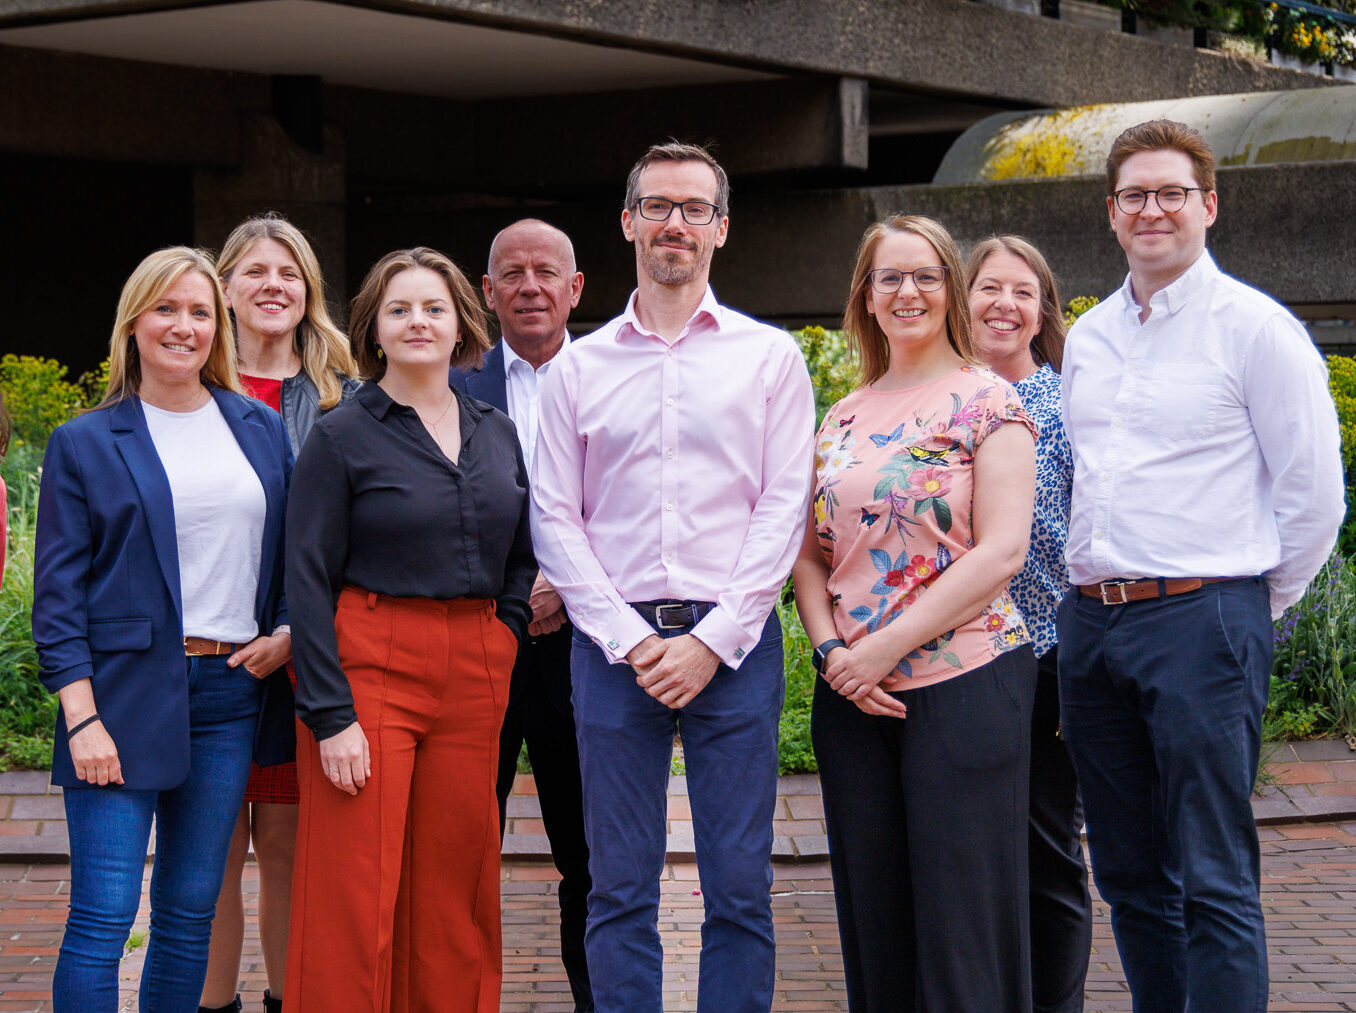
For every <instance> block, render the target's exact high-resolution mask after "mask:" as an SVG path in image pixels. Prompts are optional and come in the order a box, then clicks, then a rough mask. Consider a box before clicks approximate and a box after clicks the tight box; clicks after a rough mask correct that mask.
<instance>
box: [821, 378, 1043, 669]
mask: <svg viewBox="0 0 1356 1013" xmlns="http://www.w3.org/2000/svg"><path fill="white" fill-rule="evenodd" d="M1005 422H1018V423H1021V424H1022V425H1025V426H1026V427H1027V428H1028V429H1030V430H1031V432H1032V433H1033V435H1035V434H1036V429H1035V426H1033V425H1032V423H1031V421H1030V419H1028V417H1027V415H1026V413H1025V411H1024V410H1023V409H1022V404H1021V402H1020V401H1019V400H1018V397H1017V394H1016V392H1015V391H1014V390H1013V389H1012V387H1011V386H1009V385H1008V384H1007V383H1006V382H1004V381H1003V380H1001V379H999V378H998V377H997V376H995V375H994V374H993V373H991V372H989V371H988V370H986V369H984V368H982V367H978V366H969V365H966V366H962V367H960V368H959V369H957V370H956V371H955V372H953V373H948V374H946V375H945V376H942V377H939V378H938V379H936V380H933V381H931V382H929V383H926V384H923V385H922V386H919V387H913V388H910V389H908V390H894V391H874V390H871V389H870V388H869V387H863V388H860V389H859V390H856V391H853V392H852V393H851V394H849V395H848V396H847V397H845V398H843V400H841V401H839V402H838V403H837V404H836V405H834V406H833V407H832V408H830V409H829V412H828V414H827V415H826V416H825V418H824V423H823V425H822V426H820V429H819V436H818V441H817V444H816V449H815V491H814V502H813V509H814V520H815V529H816V531H817V532H818V535H819V544H820V547H821V549H823V551H824V557H825V559H826V560H827V561H828V564H829V582H828V592H829V597H830V599H831V601H832V604H833V610H834V611H833V615H834V625H835V626H836V628H837V630H838V635H839V636H840V637H841V638H842V639H843V640H844V641H845V642H846V643H847V644H849V645H851V644H853V643H855V642H856V641H857V640H859V639H860V638H861V637H864V636H866V635H867V634H868V633H874V632H875V631H876V630H878V629H881V628H882V627H885V626H888V625H889V624H890V623H892V622H893V621H894V620H895V619H897V618H899V616H900V615H902V614H903V612H904V610H905V609H907V608H908V607H909V606H910V605H912V604H913V603H914V602H915V601H916V600H917V599H918V598H919V597H920V596H921V595H923V594H925V593H926V592H927V589H928V588H929V587H930V586H931V585H932V583H933V582H934V581H935V580H936V579H937V578H938V576H940V575H941V574H942V573H943V572H944V571H945V570H946V568H947V567H948V566H950V565H951V564H952V563H953V562H954V561H955V560H956V559H958V558H960V557H961V556H963V555H964V554H965V553H966V552H968V551H969V550H970V548H971V547H972V546H973V544H974V539H973V535H972V532H971V524H972V516H973V506H974V504H973V495H974V457H975V451H976V450H977V449H978V447H979V445H980V444H981V443H983V442H984V439H985V438H986V437H987V436H988V435H989V434H990V433H992V432H993V431H994V430H995V429H997V428H998V427H999V426H1001V425H1003V424H1004V423H1005ZM1029 642H1030V637H1029V636H1028V635H1027V631H1026V626H1025V624H1024V623H1023V621H1022V616H1021V613H1020V612H1018V610H1017V608H1016V606H1015V605H1014V604H1013V602H1012V599H1011V597H1009V595H1008V593H1007V591H1003V592H1002V593H1000V594H999V595H998V597H997V598H995V599H994V600H993V602H991V603H990V604H989V605H988V606H986V607H985V608H984V609H983V610H981V611H980V613H979V614H978V615H976V616H975V617H974V618H973V619H971V620H970V621H968V622H966V623H964V624H962V625H961V626H958V627H957V628H955V629H954V630H949V631H948V632H946V633H944V634H942V635H941V636H940V637H938V638H936V639H935V640H931V641H929V642H927V643H925V644H923V645H922V646H921V647H919V648H918V649H916V650H914V651H912V652H911V653H909V654H908V655H907V656H906V657H904V658H901V659H900V661H899V664H898V665H897V666H896V670H895V672H893V673H891V675H890V676H887V677H886V681H885V682H883V683H882V686H884V687H885V688H886V689H895V690H898V689H915V688H917V687H920V686H927V685H931V684H933V683H937V682H942V681H943V680H945V679H950V678H953V677H955V676H957V675H960V674H962V673H964V672H967V671H969V670H970V669H973V668H978V667H979V666H980V665H984V664H987V663H988V662H989V661H991V660H993V659H994V658H996V657H997V656H998V655H1000V654H1003V653H1004V652H1006V651H1010V650H1012V649H1013V648H1015V647H1019V646H1020V645H1022V644H1026V643H1029Z"/></svg>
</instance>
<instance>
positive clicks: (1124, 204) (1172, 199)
mask: <svg viewBox="0 0 1356 1013" xmlns="http://www.w3.org/2000/svg"><path fill="white" fill-rule="evenodd" d="M1192 190H1199V191H1200V192H1201V193H1205V188H1204V187H1201V186H1160V187H1159V188H1158V189H1157V190H1144V189H1142V188H1140V187H1137V186H1127V187H1126V188H1125V189H1124V190H1117V191H1116V193H1115V194H1114V195H1113V196H1115V198H1116V207H1118V208H1120V209H1121V211H1122V212H1124V213H1125V214H1127V215H1137V214H1139V213H1140V212H1141V211H1143V210H1144V205H1146V204H1148V203H1149V198H1150V197H1153V199H1154V200H1155V201H1157V202H1158V207H1159V210H1161V211H1163V212H1165V213H1167V214H1172V213H1173V212H1174V211H1181V210H1182V208H1184V207H1186V202H1187V195H1188V194H1190V193H1191V191H1192Z"/></svg>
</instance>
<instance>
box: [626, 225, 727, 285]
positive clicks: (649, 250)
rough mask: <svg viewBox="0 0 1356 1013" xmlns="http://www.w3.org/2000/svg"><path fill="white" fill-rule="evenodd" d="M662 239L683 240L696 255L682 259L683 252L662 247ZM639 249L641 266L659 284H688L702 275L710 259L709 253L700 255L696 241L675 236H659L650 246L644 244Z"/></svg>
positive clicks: (670, 240)
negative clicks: (704, 256) (660, 246)
mask: <svg viewBox="0 0 1356 1013" xmlns="http://www.w3.org/2000/svg"><path fill="white" fill-rule="evenodd" d="M661 241H663V242H675V241H677V242H681V243H683V245H684V246H685V247H686V248H687V250H689V251H691V252H692V253H693V254H694V256H693V257H692V258H691V259H680V258H682V253H681V252H679V251H677V250H665V249H660V248H659V245H658V244H659V243H660V242H661ZM639 249H640V263H641V267H642V268H643V269H644V271H645V273H646V275H648V276H649V278H650V280H651V281H653V282H655V283H656V284H659V285H686V284H688V283H689V282H692V281H695V280H696V279H697V278H699V277H701V273H702V269H703V268H704V267H705V266H706V261H707V260H709V259H710V257H709V255H708V256H707V257H706V258H702V257H701V256H700V248H699V247H698V246H697V244H696V243H694V242H692V241H690V240H680V239H677V237H674V236H664V235H661V236H657V237H655V239H654V240H653V241H652V242H651V243H650V245H649V246H642V247H639Z"/></svg>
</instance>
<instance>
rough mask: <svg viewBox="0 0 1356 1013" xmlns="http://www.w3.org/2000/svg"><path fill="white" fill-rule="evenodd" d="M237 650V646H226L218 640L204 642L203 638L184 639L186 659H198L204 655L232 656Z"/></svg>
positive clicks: (238, 648) (238, 647)
mask: <svg viewBox="0 0 1356 1013" xmlns="http://www.w3.org/2000/svg"><path fill="white" fill-rule="evenodd" d="M238 650H240V645H239V644H226V643H223V642H222V641H220V640H206V639H204V638H203V637H184V657H186V658H200V657H202V656H203V655H206V654H234V653H235V652H236V651H238Z"/></svg>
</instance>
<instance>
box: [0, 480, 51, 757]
mask: <svg viewBox="0 0 1356 1013" xmlns="http://www.w3.org/2000/svg"><path fill="white" fill-rule="evenodd" d="M37 502H38V480H37V476H36V475H35V474H29V475H25V476H21V477H20V478H19V480H18V481H15V482H14V483H13V484H12V485H10V486H9V533H8V538H7V545H6V553H5V574H4V581H3V583H0V767H4V768H5V769H10V768H13V767H39V768H46V767H48V766H50V764H51V761H52V730H53V726H54V722H55V720H56V697H55V696H52V695H51V694H49V693H48V692H47V690H46V689H44V688H43V685H42V683H41V682H39V681H38V654H37V650H36V648H35V647H34V646H33V637H32V627H33V533H34V522H35V520H36V517H37Z"/></svg>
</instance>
